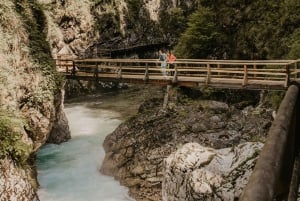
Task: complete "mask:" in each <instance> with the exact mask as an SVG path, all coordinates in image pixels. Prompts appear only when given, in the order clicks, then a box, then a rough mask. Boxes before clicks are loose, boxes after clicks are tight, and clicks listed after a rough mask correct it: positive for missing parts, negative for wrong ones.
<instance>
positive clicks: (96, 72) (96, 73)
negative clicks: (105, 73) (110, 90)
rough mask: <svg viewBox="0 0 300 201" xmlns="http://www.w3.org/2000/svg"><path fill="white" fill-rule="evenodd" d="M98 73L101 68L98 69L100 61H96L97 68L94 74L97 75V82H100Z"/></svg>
mask: <svg viewBox="0 0 300 201" xmlns="http://www.w3.org/2000/svg"><path fill="white" fill-rule="evenodd" d="M98 73H99V70H98V62H96V68H95V74H94V76H95V78H96V81H97V82H98V80H99V76H98Z"/></svg>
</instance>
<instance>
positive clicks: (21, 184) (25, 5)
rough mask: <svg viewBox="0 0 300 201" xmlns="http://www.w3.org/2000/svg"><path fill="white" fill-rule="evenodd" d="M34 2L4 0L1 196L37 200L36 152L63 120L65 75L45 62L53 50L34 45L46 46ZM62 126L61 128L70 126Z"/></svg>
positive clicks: (0, 7) (0, 50)
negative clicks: (62, 89)
mask: <svg viewBox="0 0 300 201" xmlns="http://www.w3.org/2000/svg"><path fill="white" fill-rule="evenodd" d="M34 3H35V1H22V2H19V1H18V2H15V1H10V0H3V1H1V2H0V16H1V21H0V47H1V48H0V69H1V70H0V88H1V91H0V170H1V171H0V186H1V188H0V200H1V201H6V200H26V201H27V200H28V201H31V200H38V197H37V195H36V190H37V188H38V185H37V180H36V170H35V153H36V151H37V150H38V149H39V148H40V147H41V146H42V145H43V144H45V142H46V141H47V139H48V137H49V135H50V131H51V129H52V127H53V125H54V122H55V120H56V121H59V119H60V118H59V117H58V116H57V115H58V114H63V111H61V104H62V102H61V101H59V100H62V95H63V94H61V93H60V92H59V87H61V84H60V83H62V79H61V78H60V77H59V76H57V75H56V74H55V72H54V70H53V66H51V62H47V61H50V60H51V57H50V53H48V52H46V49H43V50H45V52H40V51H39V49H38V50H36V49H34V48H36V47H43V48H44V47H45V48H46V47H47V45H44V44H47V42H46V41H45V40H44V38H43V34H42V32H40V31H39V28H41V27H43V26H42V24H39V25H37V24H36V23H42V21H43V15H42V12H41V10H39V9H38V8H39V7H38V6H37V5H35V4H34ZM25 16H26V18H25ZM35 17H38V18H39V20H38V21H35V20H36V18H35ZM27 23H28V24H27ZM24 24H26V25H24ZM37 33H38V34H37ZM43 45H44V46H43ZM55 94H56V95H57V97H54V96H55ZM63 129H66V130H63V131H60V133H63V132H65V133H68V132H69V131H68V130H67V127H64V128H63Z"/></svg>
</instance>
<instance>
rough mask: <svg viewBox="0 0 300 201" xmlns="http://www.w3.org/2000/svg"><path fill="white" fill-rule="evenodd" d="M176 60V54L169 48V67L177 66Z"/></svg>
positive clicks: (172, 72)
mask: <svg viewBox="0 0 300 201" xmlns="http://www.w3.org/2000/svg"><path fill="white" fill-rule="evenodd" d="M175 60H176V57H175V55H174V54H172V52H171V50H169V51H168V52H167V62H168V64H169V69H174V68H175V64H174V61H175ZM171 75H174V71H173V70H172V71H171Z"/></svg>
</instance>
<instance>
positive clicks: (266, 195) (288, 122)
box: [240, 85, 300, 201]
mask: <svg viewBox="0 0 300 201" xmlns="http://www.w3.org/2000/svg"><path fill="white" fill-rule="evenodd" d="M299 104H300V102H299V88H298V87H297V86H296V85H291V86H290V87H289V88H288V91H287V93H286V95H285V97H284V99H283V101H282V102H281V104H280V107H279V109H278V112H277V115H276V118H275V120H274V122H273V123H272V126H271V128H270V130H269V133H268V138H267V140H266V142H265V145H264V147H263V149H262V151H261V153H260V154H259V158H258V160H257V162H256V165H255V168H254V171H253V173H252V175H251V176H250V179H249V181H248V184H247V186H246V187H245V189H244V191H243V193H242V195H241V197H240V201H274V200H276V201H286V200H288V201H296V200H297V193H298V184H299V180H298V177H299V158H298V159H297V157H299V156H298V154H299V136H298V132H299V128H300V127H299V123H298V121H299V114H300V113H299V109H300V108H299V106H300V105H299Z"/></svg>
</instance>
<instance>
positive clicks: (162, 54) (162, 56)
mask: <svg viewBox="0 0 300 201" xmlns="http://www.w3.org/2000/svg"><path fill="white" fill-rule="evenodd" d="M158 59H159V61H161V65H160V66H161V70H162V74H163V76H167V75H166V68H167V55H166V53H165V52H164V51H162V50H159V58H158Z"/></svg>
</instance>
